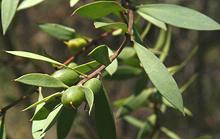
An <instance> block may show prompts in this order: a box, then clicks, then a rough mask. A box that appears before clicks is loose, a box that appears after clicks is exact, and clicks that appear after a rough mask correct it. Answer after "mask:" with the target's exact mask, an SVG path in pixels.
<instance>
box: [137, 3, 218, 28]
mask: <svg viewBox="0 0 220 139" xmlns="http://www.w3.org/2000/svg"><path fill="white" fill-rule="evenodd" d="M137 8H138V13H141V14H143V15H145V16H149V17H151V18H155V19H157V20H160V21H162V22H165V23H167V24H170V25H173V26H176V27H180V28H186V29H193V30H219V29H220V25H219V24H218V23H217V22H215V21H214V20H213V19H211V18H209V17H207V16H206V15H203V14H201V13H199V12H197V11H195V10H192V9H189V8H186V7H182V6H178V5H172V4H147V5H141V6H138V7H137Z"/></svg>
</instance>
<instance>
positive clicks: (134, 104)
mask: <svg viewBox="0 0 220 139" xmlns="http://www.w3.org/2000/svg"><path fill="white" fill-rule="evenodd" d="M153 91H155V89H146V90H143V91H142V92H141V93H140V94H138V95H137V96H134V97H133V98H131V99H129V100H128V101H127V102H126V103H125V104H124V105H123V106H122V107H121V108H120V109H119V110H118V112H117V116H119V117H122V116H125V115H127V114H128V113H130V112H132V111H134V110H136V109H138V108H140V107H141V106H143V105H144V104H146V103H147V102H148V101H147V98H149V96H150V95H151V94H152V93H153Z"/></svg>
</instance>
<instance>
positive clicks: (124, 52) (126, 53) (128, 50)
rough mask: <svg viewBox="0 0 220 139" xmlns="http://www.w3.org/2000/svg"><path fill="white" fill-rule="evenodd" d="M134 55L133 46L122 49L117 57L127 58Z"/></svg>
mask: <svg viewBox="0 0 220 139" xmlns="http://www.w3.org/2000/svg"><path fill="white" fill-rule="evenodd" d="M135 56H136V52H135V50H134V48H133V47H125V48H124V49H122V51H121V53H120V54H119V55H118V58H119V59H122V60H128V59H130V58H133V57H135Z"/></svg>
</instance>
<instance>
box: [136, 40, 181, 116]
mask: <svg viewBox="0 0 220 139" xmlns="http://www.w3.org/2000/svg"><path fill="white" fill-rule="evenodd" d="M134 48H135V50H136V52H137V55H138V57H139V59H140V61H141V63H142V65H143V68H144V70H145V72H146V73H147V75H148V77H149V78H150V80H151V81H152V83H153V84H154V85H155V87H156V88H157V89H158V90H159V92H160V93H161V95H162V96H164V97H165V98H166V99H167V100H168V101H169V102H170V103H171V104H173V106H175V108H177V109H178V110H180V111H181V112H183V100H182V96H181V94H180V90H179V88H178V86H177V84H176V82H175V80H174V78H173V77H172V75H171V74H170V73H169V72H168V70H167V68H166V67H165V66H164V65H163V63H161V61H160V60H159V59H158V58H157V57H156V56H155V55H154V54H153V53H152V52H150V51H149V50H148V49H147V48H145V47H143V46H141V45H140V44H138V43H137V42H135V44H134Z"/></svg>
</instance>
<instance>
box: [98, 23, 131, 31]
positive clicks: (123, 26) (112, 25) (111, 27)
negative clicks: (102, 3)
mask: <svg viewBox="0 0 220 139" xmlns="http://www.w3.org/2000/svg"><path fill="white" fill-rule="evenodd" d="M94 26H95V28H102V29H104V30H106V31H109V30H116V29H122V31H123V32H126V31H127V24H125V23H123V22H113V23H106V22H95V23H94Z"/></svg>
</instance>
